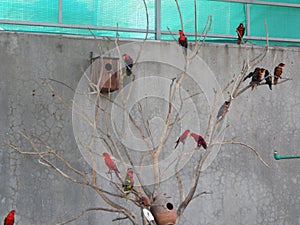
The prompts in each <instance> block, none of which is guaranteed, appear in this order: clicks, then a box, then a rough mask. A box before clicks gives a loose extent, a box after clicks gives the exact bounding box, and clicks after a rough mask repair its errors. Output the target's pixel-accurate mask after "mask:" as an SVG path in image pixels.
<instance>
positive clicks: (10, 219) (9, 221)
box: [4, 210, 16, 225]
mask: <svg viewBox="0 0 300 225" xmlns="http://www.w3.org/2000/svg"><path fill="white" fill-rule="evenodd" d="M15 213H16V211H15V210H11V211H10V212H9V213H8V214H7V216H6V217H5V219H4V225H13V224H14V222H15Z"/></svg>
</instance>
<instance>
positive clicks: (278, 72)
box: [273, 63, 285, 85]
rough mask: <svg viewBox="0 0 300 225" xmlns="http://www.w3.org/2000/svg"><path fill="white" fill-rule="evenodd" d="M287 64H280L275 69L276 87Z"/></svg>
mask: <svg viewBox="0 0 300 225" xmlns="http://www.w3.org/2000/svg"><path fill="white" fill-rule="evenodd" d="M284 66H285V64H284V63H279V65H278V66H276V67H275V69H274V82H273V83H274V85H276V84H277V83H278V79H279V78H281V75H282V69H283V68H284Z"/></svg>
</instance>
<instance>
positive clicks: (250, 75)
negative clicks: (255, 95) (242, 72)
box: [243, 67, 260, 81]
mask: <svg viewBox="0 0 300 225" xmlns="http://www.w3.org/2000/svg"><path fill="white" fill-rule="evenodd" d="M259 69H260V68H259V67H256V68H255V70H254V71H252V72H250V73H249V74H248V75H247V76H245V78H244V79H243V81H245V80H247V79H248V78H251V77H253V75H254V74H255V73H256V72H257V71H258V70H259Z"/></svg>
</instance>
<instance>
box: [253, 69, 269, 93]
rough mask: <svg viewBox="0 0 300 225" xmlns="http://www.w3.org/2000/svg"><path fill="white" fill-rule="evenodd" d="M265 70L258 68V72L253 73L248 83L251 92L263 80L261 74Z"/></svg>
mask: <svg viewBox="0 0 300 225" xmlns="http://www.w3.org/2000/svg"><path fill="white" fill-rule="evenodd" d="M265 71H266V70H265V69H263V68H260V69H259V70H258V71H256V72H255V73H254V75H253V76H252V80H251V82H250V85H251V89H252V90H253V89H254V88H255V87H257V85H259V83H260V82H261V81H262V80H263V74H264V72H265Z"/></svg>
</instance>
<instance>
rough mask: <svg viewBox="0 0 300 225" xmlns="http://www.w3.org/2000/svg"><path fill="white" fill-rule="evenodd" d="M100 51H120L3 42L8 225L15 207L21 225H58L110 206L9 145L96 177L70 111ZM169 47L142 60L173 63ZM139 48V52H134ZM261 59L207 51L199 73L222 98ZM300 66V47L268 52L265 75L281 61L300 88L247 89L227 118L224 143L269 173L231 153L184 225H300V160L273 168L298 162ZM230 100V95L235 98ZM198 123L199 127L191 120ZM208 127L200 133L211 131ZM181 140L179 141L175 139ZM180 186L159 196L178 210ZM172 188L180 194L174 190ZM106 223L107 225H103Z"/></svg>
mask: <svg viewBox="0 0 300 225" xmlns="http://www.w3.org/2000/svg"><path fill="white" fill-rule="evenodd" d="M99 43H101V48H102V49H101V51H102V52H107V51H108V50H109V49H112V48H114V42H112V41H109V40H101V41H100V40H94V39H93V38H77V37H66V36H60V35H35V34H22V33H0V49H1V51H0V62H1V66H0V76H1V79H0V96H1V97H0V104H1V113H0V127H1V130H0V132H1V133H0V141H1V151H0V160H1V163H0V172H1V177H0V200H1V207H0V217H2V218H3V217H4V215H5V214H6V212H8V211H9V210H10V209H12V208H14V209H16V210H17V216H16V218H17V221H16V224H17V225H20V224H56V223H58V222H62V221H64V220H66V219H69V218H71V217H72V216H75V215H76V214H77V213H78V212H80V211H81V210H84V209H86V208H90V207H97V206H99V205H101V204H102V203H101V200H100V198H99V197H97V195H95V193H94V192H93V191H92V190H91V189H89V188H86V187H84V186H81V185H74V184H71V183H70V182H69V181H67V180H66V179H64V178H62V177H61V176H59V175H57V173H55V172H54V171H53V170H51V169H49V168H47V167H45V166H43V165H41V164H40V163H38V159H37V158H35V157H30V156H24V155H22V156H21V155H18V154H16V153H14V152H12V150H11V149H10V148H8V146H7V145H5V144H4V140H6V141H10V142H12V143H14V144H15V145H16V146H17V147H20V148H21V149H23V150H27V151H29V150H31V147H30V145H29V143H28V142H27V141H26V140H25V139H24V138H22V137H21V135H20V133H18V132H20V131H21V132H25V131H26V132H27V133H28V134H30V135H32V136H36V137H39V138H40V139H42V140H43V141H44V142H46V143H48V144H49V145H51V146H52V147H53V148H55V149H58V150H59V152H60V153H61V154H62V155H64V157H66V158H67V159H68V160H69V161H70V162H71V163H72V164H73V165H74V166H75V167H76V168H78V169H81V170H83V171H84V173H86V174H87V175H90V174H91V168H90V167H89V165H88V164H87V163H86V161H85V160H84V158H83V157H82V156H81V153H80V151H79V150H78V146H77V144H76V141H75V137H74V133H73V126H72V109H71V108H70V107H71V106H72V101H73V98H74V95H75V94H74V90H76V89H77V85H78V84H79V83H80V81H81V79H82V76H83V71H85V70H86V69H87V68H88V65H89V57H90V52H92V51H93V52H98V51H99V49H98V46H99V45H98V44H99ZM139 45H140V42H138V43H137V46H139ZM170 46H171V44H170V43H168V42H161V43H160V42H149V43H147V47H146V50H144V52H143V54H144V55H147V54H148V55H151V53H152V52H151V51H148V52H147V50H148V49H155V52H156V54H158V55H167V56H168V54H169V53H170V51H171V50H170V49H173V48H172V46H171V47H170ZM137 49H138V48H137ZM137 49H135V50H132V51H133V52H135V53H136V52H137ZM263 51H264V48H263V47H255V46H237V45H225V44H205V45H204V46H203V47H202V48H201V49H200V51H199V53H198V56H200V57H201V58H202V59H203V61H204V62H205V63H206V64H207V66H208V68H209V69H207V68H206V67H205V68H204V67H202V66H199V76H205V75H207V74H206V73H210V74H213V75H214V76H215V78H216V81H217V83H218V84H219V85H220V87H221V89H223V88H225V86H226V84H227V82H228V81H230V80H231V79H232V77H233V76H234V75H237V74H238V73H239V72H240V71H241V69H242V66H243V63H244V61H247V60H250V59H251V58H253V57H255V56H256V55H257V54H259V53H261V52H263ZM142 57H143V56H142ZM169 57H171V58H172V57H173V58H176V57H177V56H176V55H172V56H171V55H170V56H169ZM298 60H300V49H299V48H270V49H269V52H268V53H267V56H266V57H265V58H264V59H263V61H262V62H260V63H259V64H258V65H257V66H262V67H266V68H268V69H270V70H271V72H273V68H274V67H275V66H276V65H277V64H278V63H279V62H285V63H286V68H285V69H284V76H285V77H290V78H292V79H293V80H292V81H288V82H285V83H283V84H281V85H278V86H276V87H274V88H273V90H272V91H270V90H269V89H268V88H267V86H261V87H259V88H258V89H256V90H254V91H251V90H247V91H246V92H245V93H244V94H243V95H241V96H240V97H239V98H237V99H234V100H233V102H232V107H231V109H230V113H229V114H228V118H227V122H226V123H227V124H228V125H229V126H228V127H227V128H226V129H225V130H224V132H225V139H224V140H226V141H237V142H244V143H247V144H249V145H251V146H253V147H255V148H256V149H257V150H258V151H259V152H260V154H261V156H262V157H263V159H265V161H266V162H267V163H268V164H269V165H270V168H267V167H266V166H264V165H263V164H262V163H261V162H260V161H259V160H257V158H256V156H255V154H253V152H252V151H250V150H249V149H247V148H245V147H243V146H241V145H223V146H222V147H221V150H220V152H219V153H218V155H217V157H216V158H215V160H214V161H213V162H212V163H211V164H210V166H209V167H208V169H206V170H205V171H203V174H202V175H201V178H200V181H199V182H200V185H199V188H198V191H199V192H202V191H211V192H212V194H210V195H204V196H202V197H199V198H198V199H196V200H194V201H193V202H192V203H191V205H190V206H189V207H188V209H187V211H186V213H185V214H184V217H183V218H182V220H181V224H185V225H189V224H206V225H207V224H213V225H219V224H220V225H221V224H222V225H228V224H230V225H234V224H243V225H253V224H257V225H260V224H270V225H271V224H272V225H274V224H276V225H277V224H278V225H281V224H288V225H297V224H300V216H299V211H300V197H299V196H300V195H299V192H300V189H299V184H300V161H299V160H297V159H293V160H280V161H275V160H274V158H273V150H274V149H277V150H278V151H279V153H280V154H282V155H289V154H298V155H300V151H299V148H298V147H299V145H300V138H299V130H300V129H299V128H300V120H299V115H300V100H299V99H300V88H299V85H298V84H299V82H300V78H299V76H298V74H297V73H298V71H300V65H299V64H298ZM149 65H152V64H149ZM149 65H144V66H143V65H142V66H141V67H138V66H137V70H138V71H139V72H140V73H141V71H147V66H149ZM151 68H153V65H152V67H151ZM251 69H253V68H251ZM165 71H167V69H166V68H164V66H163V65H161V66H155V69H154V70H153V69H152V71H151V74H152V75H154V74H156V75H157V74H159V75H161V76H162V77H167V78H168V79H170V78H172V75H173V74H165V73H164V72H165ZM174 71H175V70H174ZM174 71H173V72H172V73H175V72H174ZM145 73H146V72H145ZM151 74H150V75H151ZM148 75H149V74H148ZM45 78H46V79H45ZM60 82H63V84H62V83H60ZM126 82H127V83H128V82H130V81H128V80H127V81H126ZM189 82H190V83H191V81H187V82H186V83H184V84H183V85H185V86H184V89H185V90H188V92H189V93H196V92H197V91H198V90H197V88H199V87H197V86H196V87H193V86H189V84H190V83H189ZM207 82H210V81H209V80H208V81H207ZM48 84H51V86H52V87H53V88H54V92H53V91H52V90H51V89H49V86H48ZM208 85H210V84H209V83H208ZM245 85H246V83H245ZM201 96H204V97H201ZM201 96H200V97H199V99H197V100H196V101H195V102H197V107H196V108H197V109H198V110H200V111H201V110H202V113H203V114H204V115H202V114H201V115H200V116H199V118H200V120H201V118H204V117H205V118H207V117H206V116H207V112H208V110H209V108H208V107H207V106H206V103H205V106H203V103H202V100H203V99H204V100H205V99H206V101H207V99H210V98H212V96H207V93H202V94H201ZM224 96H225V97H227V96H228V94H227V92H224ZM58 97H62V99H63V100H64V101H63V102H62V101H61V100H60V99H59V98H58ZM202 98H203V99H202ZM149 104H150V103H149ZM73 116H74V115H73ZM190 122H191V123H193V121H192V118H191V121H190ZM205 124H206V123H204V125H203V124H201V128H200V130H201V131H203V132H204V131H205V129H204V127H205ZM177 135H178V132H175V134H174V137H175V136H177ZM36 141H38V139H36ZM172 143H174V141H173V140H172ZM38 147H39V145H38ZM101 160H102V159H101ZM190 167H191V165H190ZM184 171H185V169H183V174H184V175H185V176H184V183H185V185H188V184H189V182H190V181H191V180H190V178H191V176H192V173H190V172H189V173H186V174H185V172H184ZM172 182H173V181H172V180H171V181H169V180H166V181H164V182H163V183H162V184H161V191H162V192H163V191H164V192H168V193H169V194H170V195H171V196H172V197H173V198H174V202H175V203H176V202H178V198H177V197H178V193H177V191H176V186H173V185H174V183H172ZM171 185H172V186H171ZM170 187H174V188H173V189H174V190H171V191H170V189H171V188H170ZM110 218H111V217H110V216H106V214H105V215H104V214H103V213H101V212H98V213H96V212H90V213H88V214H86V215H85V216H83V217H82V218H80V219H79V220H77V221H75V222H73V224H111V222H110V220H109V219H110ZM105 219H107V222H103V221H105ZM114 224H127V223H125V222H123V223H122V222H119V223H114Z"/></svg>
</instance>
